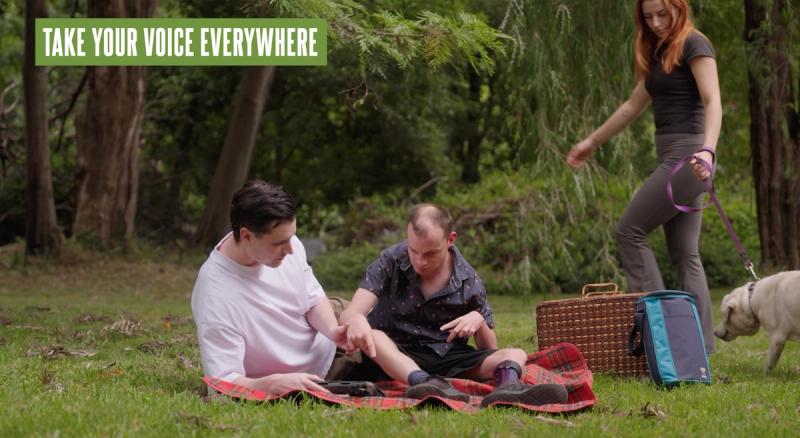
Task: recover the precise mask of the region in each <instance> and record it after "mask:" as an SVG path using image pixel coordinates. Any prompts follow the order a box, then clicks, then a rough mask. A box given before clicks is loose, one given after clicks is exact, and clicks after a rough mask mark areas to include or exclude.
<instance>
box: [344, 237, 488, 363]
mask: <svg viewBox="0 0 800 438" xmlns="http://www.w3.org/2000/svg"><path fill="white" fill-rule="evenodd" d="M450 254H451V255H452V257H453V260H454V270H453V274H452V275H451V276H450V281H449V282H448V283H447V286H445V287H444V288H443V289H442V290H439V291H437V292H436V293H434V294H433V295H431V297H430V298H429V299H428V300H426V299H425V296H424V295H423V294H422V288H421V287H420V279H419V276H418V275H417V273H416V272H415V271H414V267H413V266H411V260H410V259H409V258H408V243H407V242H405V241H403V242H401V243H398V244H397V245H394V246H391V247H389V248H387V249H385V250H383V252H381V255H380V257H378V258H377V259H376V260H375V261H374V262H372V263H371V264H370V265H369V266H368V267H367V273H366V276H365V277H364V280H362V281H361V284H360V285H359V287H360V288H362V289H366V290H368V291H370V292H372V293H374V294H375V295H376V296H377V297H378V302H377V303H376V304H375V307H373V308H372V310H371V311H370V313H369V315H367V320H368V321H369V324H370V326H372V328H374V329H378V330H382V331H384V332H385V333H386V334H387V335H388V336H389V337H390V338H391V339H392V340H394V341H395V342H396V343H397V344H398V345H409V346H415V345H427V346H429V347H431V348H432V349H433V350H434V351H435V352H436V353H438V354H439V356H444V355H445V354H446V353H447V352H448V351H449V350H450V348H451V347H452V346H453V344H452V343H448V342H447V336H448V335H449V332H446V331H441V330H439V327H441V326H443V325H445V324H447V323H448V322H450V321H452V320H454V319H456V318H458V317H461V316H464V315H466V314H467V313H469V312H471V311H473V310H475V311H477V312H478V313H480V314H481V315H482V316H483V319H484V320H485V321H486V325H488V326H489V327H492V328H493V327H494V317H493V316H492V307H491V306H490V305H489V303H488V302H487V301H486V288H485V287H484V286H483V282H482V281H481V279H480V278H479V277H478V274H477V273H476V272H475V269H473V268H472V266H470V264H469V263H467V261H466V260H465V259H464V256H462V255H461V252H459V251H458V249H457V248H456V247H455V246H453V247H452V248H451V250H450ZM453 342H458V343H466V342H467V339H466V338H456V339H455V340H454V341H453Z"/></svg>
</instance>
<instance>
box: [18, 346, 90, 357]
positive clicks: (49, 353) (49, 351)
mask: <svg viewBox="0 0 800 438" xmlns="http://www.w3.org/2000/svg"><path fill="white" fill-rule="evenodd" d="M26 354H27V356H28V357H34V356H42V357H43V358H45V359H59V358H62V357H92V356H94V355H95V354H97V352H96V351H93V350H67V349H66V348H64V347H63V346H61V345H50V346H47V347H44V348H41V349H36V347H31V348H29V349H28V352H27V353H26Z"/></svg>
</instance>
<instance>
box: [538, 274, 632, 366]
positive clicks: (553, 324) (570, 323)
mask: <svg viewBox="0 0 800 438" xmlns="http://www.w3.org/2000/svg"><path fill="white" fill-rule="evenodd" d="M642 295H644V294H643V293H623V292H622V291H620V290H619V288H618V287H617V285H616V284H614V283H599V284H587V285H585V286H584V287H583V290H582V291H581V297H580V298H570V299H564V300H550V301H543V302H541V303H539V305H538V306H536V335H537V337H538V340H539V349H540V350H542V349H544V348H547V347H550V346H553V345H555V344H558V343H559V342H570V343H573V344H575V345H576V346H577V347H578V349H579V350H580V351H581V353H583V356H584V357H585V358H586V361H587V363H588V364H589V368H590V369H591V370H592V371H594V372H606V373H613V374H621V375H627V376H639V375H646V374H647V364H646V363H645V357H644V355H642V356H640V357H634V356H628V350H627V341H628V335H629V334H630V332H631V328H632V327H633V311H634V306H635V305H636V300H637V299H639V297H641V296H642Z"/></svg>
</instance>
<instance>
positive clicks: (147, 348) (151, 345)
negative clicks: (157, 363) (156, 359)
mask: <svg viewBox="0 0 800 438" xmlns="http://www.w3.org/2000/svg"><path fill="white" fill-rule="evenodd" d="M168 346H169V344H167V343H166V342H163V341H149V342H145V343H144V344H139V345H138V346H137V347H136V348H138V349H139V351H142V352H144V353H150V354H155V353H158V352H159V351H161V350H163V349H165V348H167V347H168Z"/></svg>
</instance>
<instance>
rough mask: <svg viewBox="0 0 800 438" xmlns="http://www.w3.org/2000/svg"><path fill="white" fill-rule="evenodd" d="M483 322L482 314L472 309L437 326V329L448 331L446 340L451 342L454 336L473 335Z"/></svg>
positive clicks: (464, 336) (465, 336)
mask: <svg viewBox="0 0 800 438" xmlns="http://www.w3.org/2000/svg"><path fill="white" fill-rule="evenodd" d="M484 322H485V321H484V319H483V316H482V315H481V314H480V313H478V312H476V311H474V310H473V311H472V312H469V313H467V314H466V315H464V316H460V317H458V318H456V319H454V320H452V321H450V322H448V323H447V324H445V325H443V326H441V327H439V330H441V331H450V336H448V337H447V342H453V339H455V338H469V337H470V336H472V335H474V334H475V332H477V331H478V329H480V328H481V326H482V325H483V324H484Z"/></svg>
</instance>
